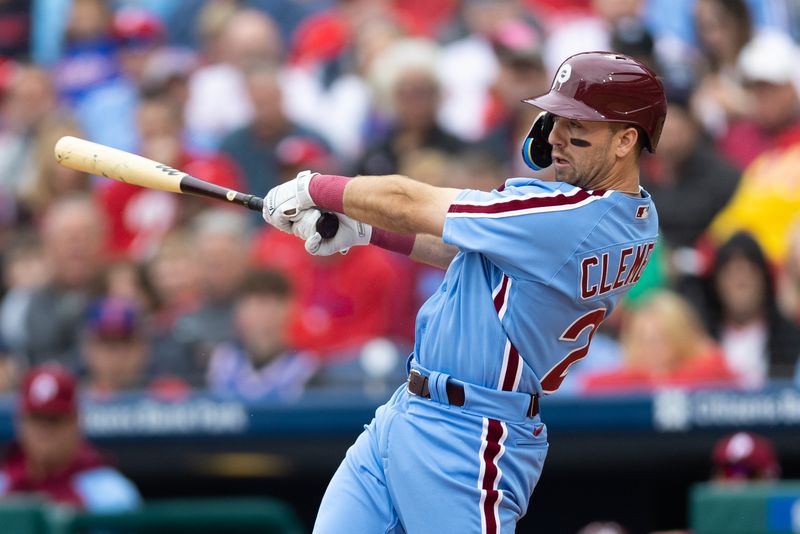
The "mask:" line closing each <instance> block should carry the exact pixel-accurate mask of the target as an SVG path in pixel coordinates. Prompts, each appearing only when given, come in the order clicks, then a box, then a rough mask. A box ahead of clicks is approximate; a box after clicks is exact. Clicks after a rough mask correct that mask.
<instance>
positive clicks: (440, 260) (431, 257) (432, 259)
mask: <svg viewBox="0 0 800 534" xmlns="http://www.w3.org/2000/svg"><path fill="white" fill-rule="evenodd" d="M457 252H458V249H457V248H456V247H454V246H452V245H448V244H446V243H444V242H443V241H442V239H441V238H439V237H436V236H433V235H428V234H418V235H417V236H416V239H415V240H414V248H413V249H412V250H411V254H410V256H411V259H413V260H414V261H418V262H420V263H426V264H428V265H431V266H433V267H438V268H440V269H442V270H447V268H448V267H449V266H450V262H451V261H453V258H454V257H455V255H456V253H457Z"/></svg>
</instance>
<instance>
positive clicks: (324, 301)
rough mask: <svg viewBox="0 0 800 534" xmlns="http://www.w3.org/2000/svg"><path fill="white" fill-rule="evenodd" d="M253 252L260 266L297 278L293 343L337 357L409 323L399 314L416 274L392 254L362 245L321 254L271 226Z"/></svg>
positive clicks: (294, 283)
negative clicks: (308, 250)
mask: <svg viewBox="0 0 800 534" xmlns="http://www.w3.org/2000/svg"><path fill="white" fill-rule="evenodd" d="M253 250H254V256H253V259H254V261H255V263H256V264H257V265H259V266H263V267H271V268H275V269H278V270H279V271H282V272H283V273H285V274H286V275H287V276H288V277H289V279H290V280H291V282H292V287H293V289H294V293H295V306H294V310H293V313H292V318H291V320H290V326H289V337H290V345H291V346H293V347H296V348H298V349H301V350H308V351H313V352H317V353H319V354H321V355H322V356H325V355H331V354H333V353H336V352H340V351H345V350H348V349H353V348H357V347H358V346H359V345H361V344H362V343H364V342H366V341H368V340H370V339H372V338H374V337H379V336H391V335H392V334H393V333H395V332H396V331H397V328H396V325H397V323H399V322H405V321H406V318H403V317H399V314H400V313H402V312H405V313H408V310H409V309H410V308H411V307H410V306H409V305H408V300H409V299H411V298H412V294H411V293H412V291H411V289H410V273H408V272H407V271H405V270H404V269H402V268H401V267H400V265H401V264H400V263H398V262H396V261H394V259H393V258H392V257H391V253H390V252H387V251H385V250H382V249H379V248H376V247H370V246H358V247H353V248H351V249H350V251H349V252H348V253H347V254H346V255H342V254H336V255H334V256H328V257H315V256H311V255H309V254H308V253H306V251H305V249H304V248H303V241H301V240H300V239H298V238H296V237H294V236H292V235H289V234H286V233H284V232H280V231H278V230H275V229H273V228H271V227H266V228H265V229H264V230H263V231H262V232H261V233H260V234H259V235H258V236H257V237H256V239H255V240H254V247H253ZM405 324H407V323H405Z"/></svg>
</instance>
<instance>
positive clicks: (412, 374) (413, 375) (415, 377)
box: [406, 369, 424, 397]
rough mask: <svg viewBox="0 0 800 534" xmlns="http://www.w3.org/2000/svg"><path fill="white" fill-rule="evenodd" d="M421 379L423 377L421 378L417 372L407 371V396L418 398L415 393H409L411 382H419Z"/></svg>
mask: <svg viewBox="0 0 800 534" xmlns="http://www.w3.org/2000/svg"><path fill="white" fill-rule="evenodd" d="M423 378H424V377H423V376H422V373H420V372H419V371H418V370H416V369H411V371H409V373H408V380H407V381H406V382H408V385H407V386H406V389H407V390H408V393H409V394H411V395H414V396H415V397H419V395H418V394H417V393H415V392H413V391H411V384H412V382H416V381H417V380H421V379H423Z"/></svg>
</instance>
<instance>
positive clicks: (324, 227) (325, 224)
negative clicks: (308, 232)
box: [317, 211, 339, 239]
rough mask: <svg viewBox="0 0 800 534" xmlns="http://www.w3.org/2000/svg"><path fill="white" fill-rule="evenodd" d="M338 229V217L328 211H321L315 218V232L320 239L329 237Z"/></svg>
mask: <svg viewBox="0 0 800 534" xmlns="http://www.w3.org/2000/svg"><path fill="white" fill-rule="evenodd" d="M338 231H339V218H338V217H337V216H336V214H334V213H331V212H329V211H326V212H323V213H322V215H321V216H320V218H319V219H317V232H319V235H321V236H322V239H330V238H332V237H334V236H335V235H336V232H338Z"/></svg>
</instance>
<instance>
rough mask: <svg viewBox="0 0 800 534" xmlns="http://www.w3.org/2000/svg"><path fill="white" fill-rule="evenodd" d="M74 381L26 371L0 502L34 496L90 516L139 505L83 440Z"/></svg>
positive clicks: (42, 370)
mask: <svg viewBox="0 0 800 534" xmlns="http://www.w3.org/2000/svg"><path fill="white" fill-rule="evenodd" d="M75 389H76V381H75V377H74V376H72V375H71V374H70V373H69V372H67V371H66V370H64V369H63V368H61V367H58V366H54V365H46V366H42V367H36V368H33V369H31V370H30V371H29V372H28V373H27V374H26V375H25V377H24V379H23V381H22V387H21V390H20V398H19V403H18V418H17V434H18V440H19V442H18V443H17V444H15V445H14V446H13V447H12V449H11V452H10V454H9V455H8V456H7V458H6V461H5V464H4V465H3V467H2V469H0V498H2V497H5V496H9V495H15V494H30V493H35V494H40V495H43V496H44V497H45V498H46V499H47V500H48V501H50V502H53V503H58V504H64V505H71V506H75V507H78V508H82V509H87V510H90V511H93V512H118V511H124V510H129V509H131V508H135V507H136V506H138V505H139V504H140V502H141V498H140V496H139V492H138V491H137V489H136V487H135V486H134V485H133V483H132V482H131V481H130V480H128V479H127V478H125V477H124V476H123V475H122V474H121V473H119V472H118V471H117V470H115V469H114V468H112V467H110V466H109V465H108V463H107V462H106V460H105V459H104V458H103V457H102V456H101V454H100V452H99V451H98V450H97V449H95V448H94V447H93V446H92V445H91V444H90V443H89V442H88V441H86V439H85V438H84V437H83V435H82V433H81V429H80V425H79V414H78V400H77V397H76V392H75Z"/></svg>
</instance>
